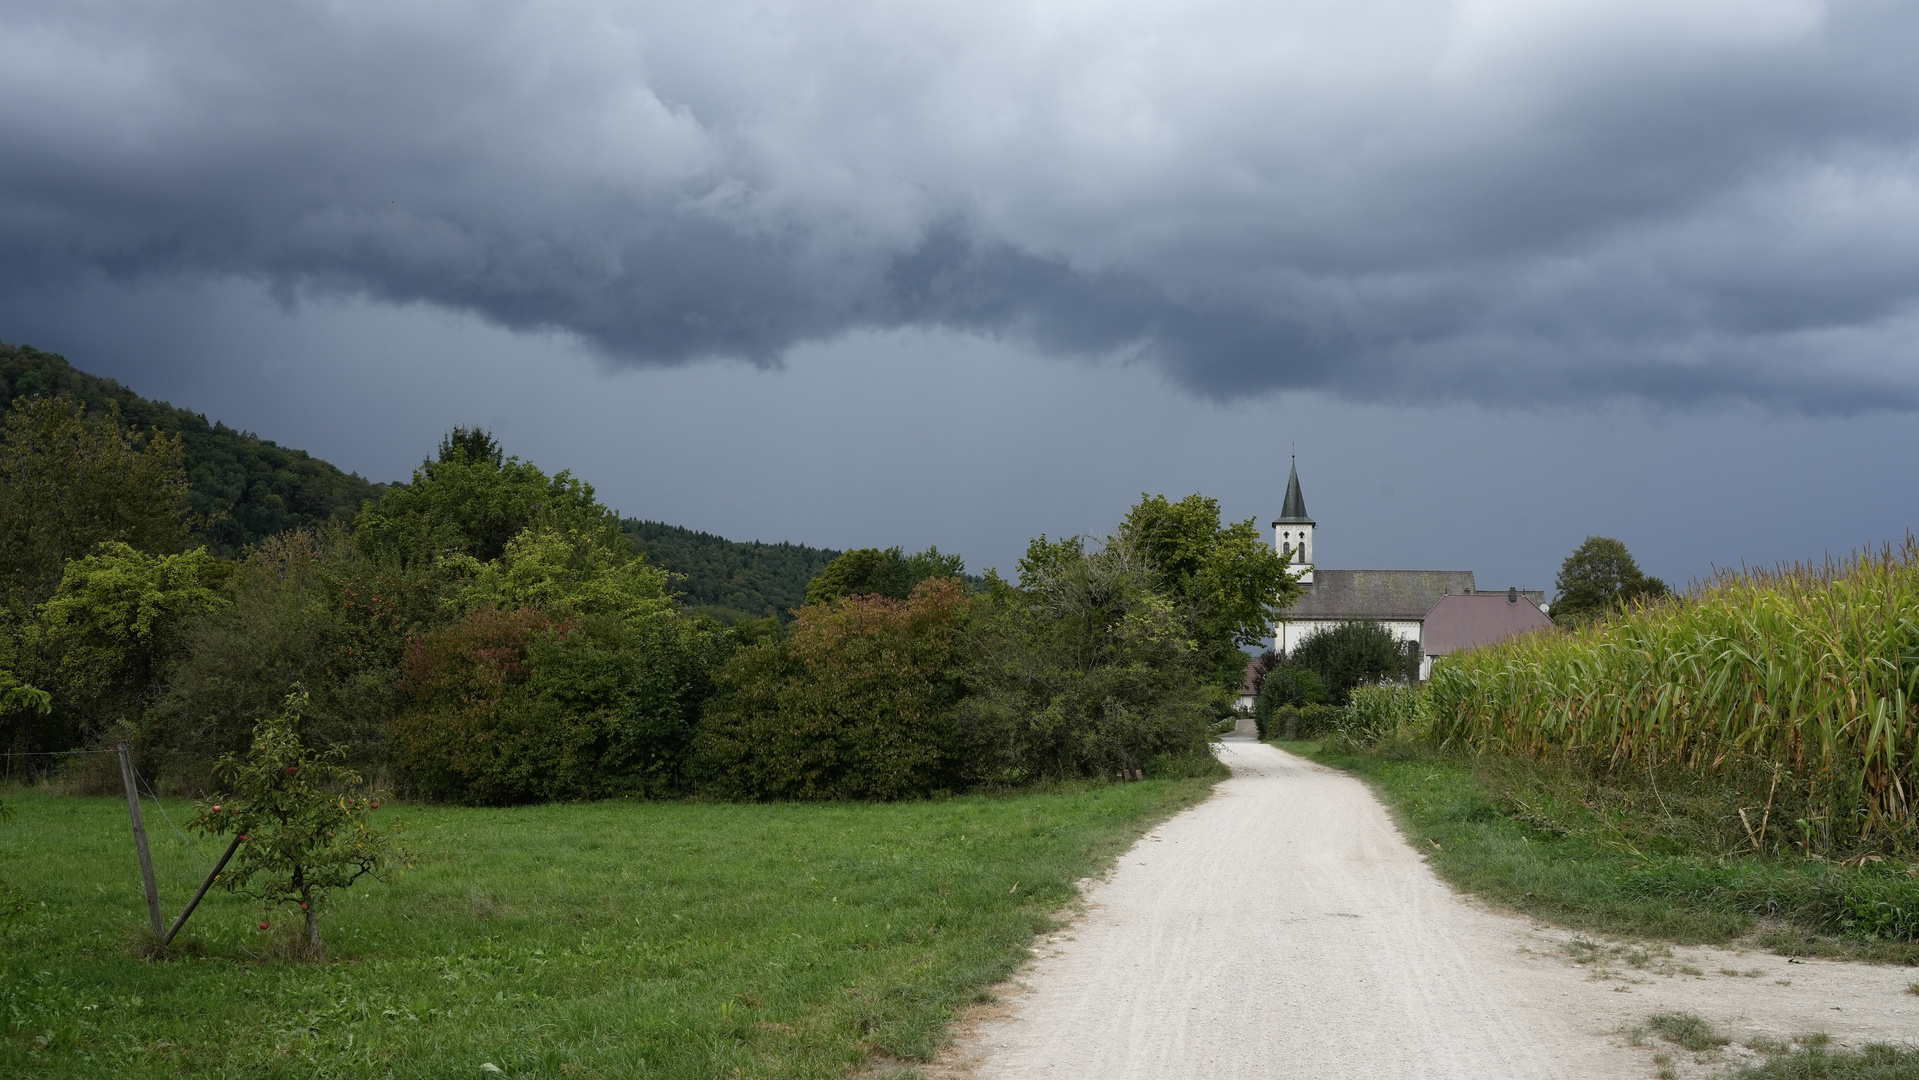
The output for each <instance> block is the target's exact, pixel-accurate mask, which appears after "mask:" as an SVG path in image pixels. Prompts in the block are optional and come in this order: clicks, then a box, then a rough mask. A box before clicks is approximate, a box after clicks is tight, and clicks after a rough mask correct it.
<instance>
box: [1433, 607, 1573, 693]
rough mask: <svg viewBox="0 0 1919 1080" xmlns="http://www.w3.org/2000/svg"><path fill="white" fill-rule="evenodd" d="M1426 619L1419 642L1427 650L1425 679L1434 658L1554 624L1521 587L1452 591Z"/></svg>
mask: <svg viewBox="0 0 1919 1080" xmlns="http://www.w3.org/2000/svg"><path fill="white" fill-rule="evenodd" d="M1424 622H1425V626H1424V627H1423V629H1424V631H1425V634H1424V637H1425V640H1424V641H1423V642H1421V643H1420V647H1421V648H1422V649H1424V650H1425V653H1426V656H1425V659H1424V660H1422V661H1421V662H1420V672H1419V677H1420V678H1422V679H1423V678H1425V677H1427V676H1428V675H1431V674H1432V670H1433V661H1434V660H1437V659H1439V658H1440V657H1442V656H1448V655H1451V654H1452V653H1456V652H1465V651H1467V650H1468V649H1477V648H1479V647H1480V646H1481V645H1491V644H1492V643H1493V642H1495V641H1504V640H1506V639H1507V638H1509V637H1513V636H1514V635H1517V634H1523V633H1526V632H1527V631H1529V630H1544V629H1545V628H1547V627H1549V626H1551V625H1552V624H1553V621H1552V620H1551V619H1549V618H1547V617H1546V613H1545V612H1544V611H1541V610H1540V609H1539V605H1538V603H1536V602H1535V601H1534V600H1533V598H1532V597H1531V596H1528V595H1526V594H1525V593H1522V592H1520V591H1519V590H1518V589H1507V590H1506V591H1505V592H1503V593H1501V592H1490V593H1489V592H1474V593H1470V594H1468V593H1452V594H1450V595H1448V596H1445V597H1442V598H1441V599H1440V601H1439V603H1437V604H1434V605H1433V609H1432V610H1431V611H1428V612H1427V613H1426V618H1425V620H1424Z"/></svg>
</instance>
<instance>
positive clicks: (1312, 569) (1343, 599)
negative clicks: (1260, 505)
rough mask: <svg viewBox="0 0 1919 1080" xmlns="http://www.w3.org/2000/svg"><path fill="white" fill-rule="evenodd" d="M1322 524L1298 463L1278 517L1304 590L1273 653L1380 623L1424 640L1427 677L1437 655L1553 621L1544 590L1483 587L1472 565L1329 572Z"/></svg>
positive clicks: (1277, 534) (1283, 547)
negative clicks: (1322, 554) (1321, 561)
mask: <svg viewBox="0 0 1919 1080" xmlns="http://www.w3.org/2000/svg"><path fill="white" fill-rule="evenodd" d="M1315 525H1316V523H1315V522H1314V521H1313V519H1312V518H1311V517H1310V516H1309V515H1308V514H1307V513H1306V498H1305V496H1304V495H1302V494H1301V493H1300V490H1299V464H1298V462H1297V461H1295V462H1294V463H1293V469H1292V475H1291V476H1289V477H1288V478H1287V480H1286V500H1285V502H1284V503H1283V504H1281V506H1280V509H1279V518H1278V519H1277V520H1276V521H1274V522H1273V549H1274V550H1275V551H1278V552H1280V553H1281V554H1290V555H1291V556H1292V563H1293V566H1294V567H1297V568H1299V570H1298V573H1299V585H1300V589H1301V590H1302V593H1303V595H1301V597H1300V598H1299V600H1298V602H1297V603H1295V604H1294V605H1293V606H1292V607H1291V608H1290V609H1288V610H1287V612H1286V614H1285V616H1284V617H1283V618H1282V619H1281V620H1280V622H1279V623H1278V624H1277V625H1276V626H1274V628H1273V637H1274V641H1273V650H1274V651H1275V652H1278V653H1280V654H1281V655H1286V654H1289V653H1291V652H1292V650H1293V649H1294V648H1295V647H1297V646H1298V645H1299V643H1300V642H1302V641H1304V640H1306V639H1307V638H1309V637H1311V636H1312V635H1314V634H1316V633H1318V632H1319V631H1321V630H1323V629H1325V628H1327V627H1330V626H1334V625H1337V624H1339V623H1344V622H1358V621H1373V622H1377V623H1379V624H1380V625H1382V626H1384V627H1386V628H1387V629H1388V630H1390V631H1392V633H1393V636H1394V637H1397V638H1399V639H1400V640H1401V641H1415V642H1418V643H1419V647H1420V652H1421V655H1422V659H1421V660H1420V665H1419V677H1420V678H1421V679H1425V678H1426V677H1427V676H1429V675H1430V674H1431V673H1432V666H1433V659H1434V658H1435V657H1439V656H1445V655H1446V654H1448V653H1451V652H1456V651H1460V650H1464V649H1472V648H1477V647H1478V646H1480V645H1487V644H1491V643H1492V642H1495V641H1500V640H1503V639H1505V638H1508V637H1512V636H1513V635H1514V634H1522V633H1525V632H1527V631H1529V630H1538V629H1543V628H1545V627H1548V626H1551V625H1552V620H1550V619H1548V618H1547V617H1546V611H1547V608H1546V594H1545V592H1544V591H1543V590H1538V589H1516V588H1515V589H1500V590H1498V591H1481V590H1479V589H1478V588H1476V587H1475V585H1474V582H1473V572H1472V571H1471V570H1327V569H1323V568H1321V567H1319V566H1318V565H1316V560H1315V558H1314V552H1313V529H1314V527H1315ZM1247 704H1250V702H1247Z"/></svg>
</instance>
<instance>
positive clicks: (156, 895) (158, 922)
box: [119, 739, 167, 938]
mask: <svg viewBox="0 0 1919 1080" xmlns="http://www.w3.org/2000/svg"><path fill="white" fill-rule="evenodd" d="M119 751H120V779H121V780H123V781H125V782H126V785H127V816H129V817H131V818H132V819H133V848H134V850H135V851H138V852H139V853H140V880H141V881H142V882H144V883H145V885H146V887H147V914H148V915H150V916H152V917H153V936H154V937H156V938H157V937H161V936H163V935H165V934H166V932H167V925H166V919H165V918H163V917H161V915H160V887H159V886H158V885H156V884H154V881H153V856H152V855H149V854H147V823H146V822H145V821H143V820H142V819H141V817H140V789H139V788H138V787H137V786H136V785H135V782H134V779H133V750H132V748H131V747H129V746H128V745H127V741H126V740H125V739H122V740H120V745H119Z"/></svg>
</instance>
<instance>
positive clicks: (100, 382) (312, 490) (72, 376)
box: [0, 343, 381, 572]
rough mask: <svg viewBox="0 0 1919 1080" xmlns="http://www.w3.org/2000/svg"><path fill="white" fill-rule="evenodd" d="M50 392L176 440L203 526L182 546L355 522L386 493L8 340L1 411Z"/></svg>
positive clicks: (226, 548)
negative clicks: (364, 507)
mask: <svg viewBox="0 0 1919 1080" xmlns="http://www.w3.org/2000/svg"><path fill="white" fill-rule="evenodd" d="M48 398H60V399H65V400H67V401H70V402H72V403H73V404H74V405H76V406H77V407H79V408H82V409H84V410H85V412H86V415H87V416H88V417H108V416H113V417H116V418H117V421H118V424H119V426H120V427H121V428H122V429H123V430H125V431H127V432H146V433H155V434H158V435H161V436H164V437H165V438H166V439H167V440H168V441H169V442H174V443H177V444H178V446H179V449H180V455H181V464H182V467H183V468H184V470H185V474H186V482H187V502H188V508H189V510H190V512H191V515H192V520H191V522H190V529H191V530H192V531H193V532H194V533H195V535H194V537H193V538H192V540H191V541H190V542H189V544H188V545H183V546H191V545H193V544H205V545H206V547H207V549H208V550H209V551H210V552H211V553H213V554H214V555H217V556H220V557H221V558H232V557H234V556H237V555H238V554H240V552H241V550H242V549H244V548H245V547H246V546H248V545H249V544H254V543H257V542H259V541H261V540H264V539H266V538H267V537H269V536H272V535H274V534H276V533H280V532H284V531H286V530H288V529H300V528H308V529H311V528H317V527H318V526H320V525H323V524H325V523H326V522H329V521H339V522H349V521H352V520H353V517H354V515H356V514H358V513H359V512H360V506H361V504H362V503H364V502H366V500H368V499H370V498H374V497H376V496H377V495H378V494H379V492H380V490H381V485H378V484H373V483H369V482H368V481H366V480H365V479H362V478H361V477H359V476H356V475H354V474H352V473H347V472H342V471H341V470H339V469H337V468H335V467H334V466H332V465H330V464H328V463H327V462H324V461H321V460H319V459H318V458H315V457H313V456H311V455H309V454H308V453H306V452H305V451H303V450H294V449H289V448H286V447H282V446H278V445H275V444H274V443H272V442H270V441H268V440H266V439H262V438H260V437H258V436H256V435H253V434H250V433H248V432H244V431H236V430H234V429H233V428H230V427H228V426H227V425H225V424H220V423H210V422H208V420H207V418H206V417H205V416H201V415H198V414H196V413H191V412H188V411H187V410H185V409H178V408H175V407H173V406H171V405H168V404H166V403H165V402H159V401H149V400H148V399H146V398H143V397H141V396H139V395H138V394H135V393H133V392H132V391H131V390H128V389H127V388H126V387H124V386H121V385H120V384H119V383H117V382H114V381H113V380H112V379H103V378H100V377H99V376H96V375H90V374H88V373H86V372H84V371H80V370H79V369H77V368H75V367H73V366H72V365H71V364H69V363H67V361H66V360H65V359H64V358H62V357H60V356H58V355H56V354H54V353H48V352H42V351H40V350H38V349H35V348H32V347H31V346H26V345H17V346H16V345H7V344H5V343H0V409H6V408H10V407H12V406H13V405H15V404H17V403H23V402H25V401H28V400H31V399H48ZM119 539H123V540H126V541H127V542H128V543H130V544H132V545H133V546H135V547H137V548H141V549H142V550H156V551H157V550H162V549H160V548H156V547H152V546H150V545H148V544H145V543H143V542H141V541H140V540H139V539H137V538H133V537H124V536H123V537H120V538H119ZM90 546H91V545H88V547H90ZM56 572H57V571H56Z"/></svg>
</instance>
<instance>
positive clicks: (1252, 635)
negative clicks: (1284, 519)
mask: <svg viewBox="0 0 1919 1080" xmlns="http://www.w3.org/2000/svg"><path fill="white" fill-rule="evenodd" d="M1119 536H1120V538H1121V539H1122V540H1124V541H1125V542H1126V544H1127V545H1128V546H1129V548H1130V549H1131V550H1132V551H1134V552H1135V553H1137V554H1138V555H1139V557H1140V558H1142V559H1143V560H1145V564H1146V565H1147V566H1148V567H1149V568H1150V569H1151V571H1152V574H1153V577H1154V581H1155V582H1156V584H1157V585H1158V588H1159V591H1160V592H1161V593H1163V594H1164V595H1166V596H1167V597H1169V598H1170V599H1172V600H1173V601H1174V602H1175V603H1177V604H1179V605H1180V606H1181V607H1182V608H1183V610H1184V611H1185V612H1186V614H1187V617H1188V618H1189V619H1191V620H1192V623H1193V628H1194V637H1195V640H1196V642H1197V644H1198V646H1199V650H1200V653H1201V656H1202V660H1203V663H1204V665H1205V668H1206V670H1207V671H1208V672H1209V673H1210V677H1211V678H1212V680H1213V681H1214V682H1216V683H1218V684H1219V685H1220V686H1222V687H1225V688H1229V689H1235V688H1237V687H1238V685H1239V682H1240V680H1241V679H1242V678H1243V677H1244V675H1245V670H1246V657H1245V654H1244V653H1242V652H1241V651H1240V646H1242V645H1257V644H1259V643H1260V642H1261V641H1263V640H1265V639H1266V638H1269V637H1271V636H1272V632H1273V623H1274V621H1275V620H1276V619H1278V617H1279V615H1280V613H1281V612H1282V611H1284V610H1285V609H1286V608H1287V607H1289V606H1291V605H1292V603H1293V601H1294V600H1296V599H1297V598H1298V597H1299V585H1298V583H1297V582H1296V581H1295V579H1294V575H1293V573H1292V572H1291V571H1290V570H1289V562H1290V560H1289V557H1288V556H1285V555H1281V554H1279V553H1278V552H1275V551H1274V550H1273V546H1272V545H1271V544H1270V543H1268V542H1266V540H1265V539H1264V538H1263V537H1262V536H1261V534H1260V531H1259V528H1258V526H1257V525H1256V524H1255V523H1254V521H1253V519H1251V518H1248V519H1246V520H1245V521H1240V522H1234V523H1231V524H1227V525H1222V524H1220V519H1219V501H1218V500H1217V499H1209V498H1207V497H1205V496H1204V495H1189V496H1187V497H1186V498H1184V499H1181V500H1180V501H1178V502H1169V501H1168V500H1167V498H1166V497H1165V496H1164V495H1142V496H1141V497H1140V501H1139V504H1138V505H1136V506H1134V507H1133V509H1132V510H1131V511H1130V512H1128V513H1127V515H1126V520H1125V521H1123V522H1122V523H1121V524H1120V529H1119Z"/></svg>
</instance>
